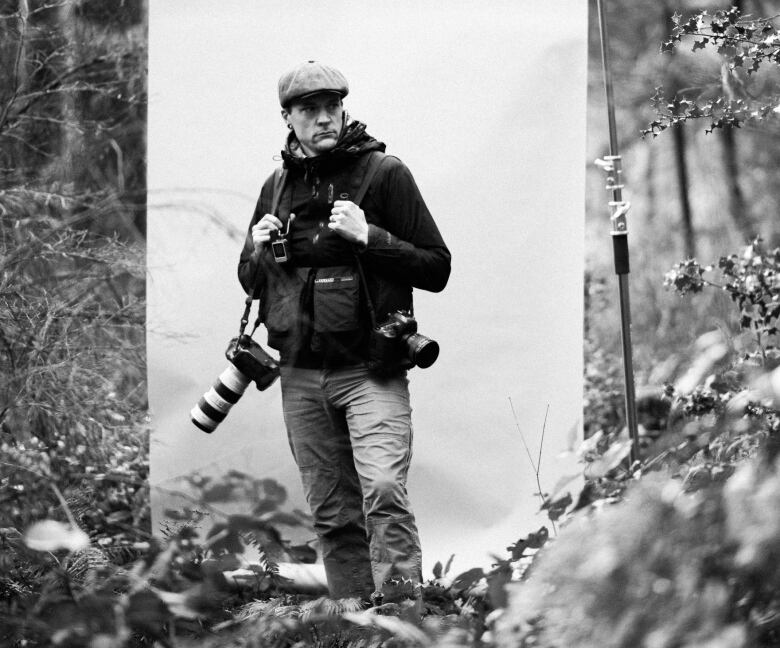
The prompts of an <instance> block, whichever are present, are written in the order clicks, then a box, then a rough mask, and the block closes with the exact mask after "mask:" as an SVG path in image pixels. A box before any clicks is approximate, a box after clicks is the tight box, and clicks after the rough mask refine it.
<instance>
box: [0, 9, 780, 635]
mask: <svg viewBox="0 0 780 648" xmlns="http://www.w3.org/2000/svg"><path fill="white" fill-rule="evenodd" d="M604 6H605V10H606V20H607V23H608V25H609V43H608V45H609V48H610V51H611V52H612V54H613V56H612V60H611V74H612V78H613V80H614V89H615V97H614V98H615V116H616V124H617V133H616V134H617V138H618V141H619V143H620V152H621V154H622V164H623V181H624V183H625V186H626V190H625V191H626V195H627V197H628V200H629V201H630V205H631V206H630V211H629V212H628V217H627V221H628V230H629V237H628V240H629V246H630V253H631V258H630V265H631V272H630V280H629V281H630V291H631V325H632V326H631V331H632V342H633V345H632V353H633V378H634V381H635V385H636V398H635V403H634V404H635V408H636V418H637V426H636V427H637V429H636V432H637V435H638V437H637V439H632V438H631V436H630V432H631V431H630V430H629V427H630V426H629V425H628V424H627V420H626V409H627V408H626V398H625V382H626V381H625V375H624V365H623V359H622V357H621V345H620V334H619V332H618V329H619V325H620V321H621V313H620V312H619V309H620V303H619V300H618V299H617V297H616V278H615V271H614V266H613V263H614V260H613V256H612V247H611V243H610V240H609V239H610V222H609V208H608V201H609V200H610V195H609V192H608V191H605V174H604V171H603V169H602V168H600V167H599V166H598V165H596V164H593V160H596V159H597V158H602V157H603V156H604V155H605V151H606V150H608V146H609V133H608V128H607V119H606V115H607V105H606V98H605V92H604V74H603V70H602V59H601V42H600V32H599V25H598V17H597V4H596V2H595V0H594V1H593V2H591V3H590V20H589V34H588V55H589V64H588V105H587V125H588V133H587V151H586V159H585V160H583V164H587V165H588V171H587V174H588V175H587V187H586V196H585V218H586V242H585V250H586V258H585V265H586V272H585V282H584V283H585V320H584V322H583V340H584V365H585V372H584V376H583V386H584V398H583V422H584V424H583V428H584V430H583V432H584V441H583V443H582V444H581V446H580V447H579V449H578V451H577V452H578V457H579V460H580V465H581V468H582V475H583V477H584V479H583V480H582V486H581V487H578V488H577V490H576V491H575V490H570V489H567V485H566V484H563V485H560V486H558V487H556V488H554V489H552V490H551V492H542V493H540V494H539V495H540V500H541V509H542V511H544V513H545V516H546V523H545V525H544V526H543V527H541V528H540V529H539V530H538V531H536V532H534V533H532V534H529V535H528V536H526V537H521V538H507V548H506V554H505V555H503V556H496V557H495V564H494V565H493V566H492V568H491V569H483V568H477V567H475V568H473V569H470V570H467V571H465V572H463V573H451V570H450V565H449V564H442V563H437V564H436V565H435V567H434V569H433V574H432V576H433V577H432V578H430V579H429V580H427V581H426V582H425V583H424V587H423V607H422V618H419V617H418V616H416V614H414V613H413V612H412V610H411V609H410V608H409V606H407V605H405V602H404V600H403V597H401V598H400V599H399V600H398V601H392V600H391V601H387V602H385V604H384V605H382V606H381V607H380V608H369V609H366V608H365V606H363V605H362V604H361V602H360V601H357V600H351V599H341V600H330V599H328V598H326V597H324V596H323V595H322V592H319V591H305V590H304V589H302V588H300V587H297V588H296V586H295V584H294V583H291V582H290V581H289V580H288V579H287V578H285V577H284V576H283V574H282V573H280V569H279V561H280V560H282V559H283V560H294V561H297V562H300V563H303V564H306V563H311V562H313V561H315V560H316V559H317V554H316V551H314V550H313V549H312V545H311V544H301V545H298V544H294V543H292V542H291V541H289V540H288V539H287V538H285V537H284V533H283V531H281V530H280V529H281V528H282V527H283V526H285V525H286V526H296V527H301V528H303V529H308V528H309V525H310V520H309V519H308V516H307V515H306V514H304V513H301V512H299V511H296V512H294V513H290V512H289V511H287V509H286V508H285V505H286V499H287V496H286V492H285V488H284V486H283V485H281V484H278V483H276V482H274V481H273V480H270V479H261V478H256V477H254V476H250V475H246V474H243V473H239V472H234V473H232V474H228V475H225V476H224V478H223V479H222V480H221V481H219V480H218V481H210V480H200V481H198V480H197V479H196V478H195V477H193V481H192V483H191V484H190V485H191V486H192V487H193V489H195V490H196V491H197V492H198V493H199V494H200V501H199V502H197V503H195V504H194V505H193V507H191V508H187V509H186V510H182V511H181V514H180V515H178V517H177V520H176V521H175V524H174V523H172V524H169V525H167V526H166V527H165V528H164V529H156V530H153V529H152V525H151V515H150V505H149V483H148V477H149V435H150V422H149V418H148V412H147V393H146V347H145V326H146V320H145V317H146V310H145V309H146V302H145V285H146V283H145V281H146V266H145V237H146V199H147V195H146V153H147V140H146V116H147V100H148V96H147V94H148V80H147V55H148V47H147V45H148V29H149V25H148V6H147V3H146V2H145V1H144V0H102V1H101V0H80V1H76V0H2V1H0V250H1V254H0V270H2V273H1V274H0V300H1V303H0V367H1V368H2V371H0V645H2V646H9V648H17V647H18V648H21V647H28V648H29V647H33V646H41V647H43V646H65V647H73V648H80V647H84V648H109V647H128V648H135V647H140V646H165V647H171V648H173V647H190V646H191V647H196V646H197V647H204V648H208V647H211V646H214V647H216V646H235V647H237V648H238V647H241V646H247V647H249V646H275V647H279V648H282V647H288V646H289V647H292V646H296V647H303V646H320V647H331V646H332V647H336V646H345V647H346V646H356V647H357V646H365V647H368V646H399V647H400V646H410V647H411V646H422V647H426V648H427V647H431V648H433V647H438V648H444V647H454V646H463V647H466V646H486V647H493V646H495V647H496V648H508V647H510V646H527V647H531V646H535V647H539V648H554V647H558V648H562V647H574V646H576V647H588V646H593V647H594V648H595V647H600V648H602V647H615V648H618V647H621V648H622V647H629V646H631V647H635V646H643V647H647V648H684V647H689V648H694V647H701V646H709V647H713V648H720V647H722V648H739V647H745V648H748V647H764V646H766V647H769V646H778V645H780V594H779V593H778V592H780V567H778V565H780V560H778V558H780V517H778V514H777V512H778V511H780V458H779V457H778V455H779V454H780V415H779V412H780V410H779V409H778V408H780V350H779V349H778V335H779V330H778V319H780V219H778V217H777V214H778V206H779V205H780V175H778V173H777V168H778V162H780V146H778V144H780V32H779V31H778V28H780V3H777V2H774V1H771V0H738V1H734V2H716V1H714V0H713V1H705V0H661V1H658V0H655V1H651V0H609V1H607V2H604ZM239 491H240V492H241V493H242V495H245V496H249V497H251V498H253V499H254V500H255V501H256V506H255V508H254V510H253V511H252V512H251V515H243V516H228V517H227V518H226V519H225V521H224V523H223V524H221V525H219V526H218V527H215V528H213V529H211V531H210V532H209V534H208V536H207V537H206V538H205V539H202V538H200V537H199V535H198V534H197V533H196V532H195V531H194V528H193V525H194V524H197V521H198V519H199V518H198V508H200V509H201V510H207V509H208V508H209V507H210V506H213V505H214V503H215V502H219V501H221V499H223V498H225V497H226V496H229V495H231V494H233V493H237V492H239ZM312 535H313V531H312ZM246 546H251V547H253V548H254V549H255V550H256V551H257V552H258V554H259V556H260V560H259V563H258V564H257V566H256V567H255V568H254V569H253V570H252V572H251V573H249V574H244V576H243V578H241V579H240V580H238V579H229V578H227V577H226V575H225V574H226V573H227V572H230V571H231V570H234V568H235V567H236V565H237V561H236V557H235V555H236V553H237V552H239V551H240V550H242V549H243V548H244V547H246ZM401 585H403V584H401ZM400 589H403V588H402V587H401V588H400Z"/></svg>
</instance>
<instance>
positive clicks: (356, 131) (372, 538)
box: [238, 61, 450, 604]
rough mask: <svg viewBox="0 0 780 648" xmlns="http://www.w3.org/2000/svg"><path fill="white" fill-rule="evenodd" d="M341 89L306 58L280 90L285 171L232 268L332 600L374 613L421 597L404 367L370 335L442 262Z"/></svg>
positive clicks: (414, 199) (407, 182) (429, 282)
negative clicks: (277, 369)
mask: <svg viewBox="0 0 780 648" xmlns="http://www.w3.org/2000/svg"><path fill="white" fill-rule="evenodd" d="M348 91H349V88H348V84H347V80H346V79H345V78H344V76H343V75H342V74H341V72H339V71H338V70H336V69H334V68H332V67H330V66H327V65H323V64H322V63H319V62H315V61H308V62H306V63H303V64H301V65H298V66H296V67H295V68H293V69H292V70H290V71H289V72H287V73H286V74H284V75H283V76H282V77H281V79H280V80H279V101H280V103H281V106H282V111H281V112H282V118H283V119H284V122H285V123H286V125H287V127H288V128H289V129H290V133H289V134H288V137H287V142H286V146H285V148H284V150H283V151H282V159H283V168H284V173H283V174H279V173H276V174H274V175H272V176H271V177H269V178H268V180H266V182H265V184H264V185H263V188H262V191H261V194H260V199H259V201H258V204H257V208H256V209H255V213H254V216H253V218H252V221H251V223H250V227H249V233H248V235H247V240H246V243H245V245H244V249H243V251H242V253H241V259H240V262H239V267H238V274H239V279H240V281H241V284H242V286H243V287H244V289H245V290H246V291H247V293H250V292H253V293H254V295H255V296H256V297H257V298H259V299H260V308H261V313H262V319H263V322H264V323H265V326H266V329H267V330H268V344H269V345H270V346H272V347H274V348H275V349H277V350H278V351H279V354H280V365H281V386H282V402H283V409H284V420H285V425H286V427H287V433H288V436H289V441H290V447H291V449H292V452H293V456H294V458H295V461H296V463H297V465H298V467H299V469H300V472H301V476H302V481H303V486H304V491H305V493H306V497H307V500H308V502H309V506H310V508H311V512H312V515H313V517H314V525H315V529H316V531H317V534H318V536H319V539H320V543H321V548H322V554H323V562H324V564H325V571H326V574H327V579H328V587H329V590H330V595H331V596H332V597H334V598H340V597H360V598H362V599H364V600H369V599H372V600H373V602H374V603H375V604H376V603H378V602H379V601H381V600H382V598H383V597H385V599H384V600H385V601H389V600H392V596H393V595H395V594H397V593H398V592H399V591H400V592H404V593H406V594H409V595H410V597H411V598H414V597H419V590H420V582H421V578H422V574H421V555H420V542H419V538H418V534H417V527H416V524H415V520H414V516H413V514H412V510H411V508H410V505H409V500H408V497H407V492H406V477H407V470H408V467H409V460H410V457H411V451H412V424H411V408H410V405H409V391H408V381H407V378H406V368H407V367H408V366H409V364H410V363H409V362H404V358H403V355H404V354H403V351H404V349H403V344H402V343H400V342H399V341H398V340H395V339H393V338H392V337H391V336H390V337H387V338H384V337H383V338H382V339H381V340H380V342H382V343H385V342H387V343H388V344H387V345H384V346H389V348H391V349H392V352H391V354H390V357H386V356H387V354H386V353H385V354H382V357H381V358H380V360H377V353H378V351H377V350H376V349H375V348H374V346H372V343H371V339H372V329H373V327H374V325H381V324H383V323H384V320H385V319H386V318H387V317H388V314H392V313H397V312H401V313H408V312H410V311H411V310H412V288H413V287H416V288H422V289H424V290H430V291H435V292H438V291H440V290H442V289H443V288H444V286H445V285H446V283H447V279H448V278H449V273H450V253H449V251H448V249H447V247H446V245H445V244H444V241H443V240H442V237H441V235H440V234H439V230H438V228H437V227H436V224H435V223H434V221H433V218H432V217H431V214H430V212H429V211H428V209H427V207H426V206H425V202H424V201H423V199H422V196H421V195H420V192H419V191H418V189H417V186H416V184H415V182H414V179H413V178H412V175H411V173H410V172H409V170H408V169H407V168H406V166H405V165H404V164H403V163H402V162H401V161H400V160H398V159H397V158H394V157H391V156H386V155H385V154H384V149H385V145H384V144H383V143H381V142H379V141H377V140H376V139H374V138H373V137H371V136H370V135H368V134H367V133H366V127H365V125H364V124H362V123H360V122H358V121H352V120H350V119H349V117H348V116H347V113H346V111H345V110H344V106H343V103H342V99H343V98H344V97H345V96H346V95H347V93H348ZM361 193H363V194H364V196H363V197H361V196H360V194H361ZM361 198H362V199H361ZM354 201H359V202H360V204H359V205H358V204H356V202H354ZM273 207H277V208H276V213H272V212H273ZM391 328H392V327H391ZM399 345H400V346H399ZM384 346H383V349H384ZM372 349H373V351H372ZM399 349H400V350H401V353H400V356H399V355H398V351H399ZM380 350H381V349H380ZM393 354H395V355H393ZM370 359H371V362H369V360H370ZM419 364H421V365H422V364H424V363H422V362H419Z"/></svg>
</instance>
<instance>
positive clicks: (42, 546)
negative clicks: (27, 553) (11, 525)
mask: <svg viewBox="0 0 780 648" xmlns="http://www.w3.org/2000/svg"><path fill="white" fill-rule="evenodd" d="M24 542H25V544H26V545H27V546H28V547H29V548H30V549H32V550H33V551H57V550H58V549H67V550H68V551H78V550H79V549H84V548H86V547H88V546H89V536H88V535H87V534H86V533H84V531H82V530H81V529H79V528H78V527H74V526H71V525H70V524H65V523H64V522H57V521H56V520H42V521H41V522H36V523H35V524H33V525H32V526H31V527H29V528H28V529H27V532H26V533H25V534H24Z"/></svg>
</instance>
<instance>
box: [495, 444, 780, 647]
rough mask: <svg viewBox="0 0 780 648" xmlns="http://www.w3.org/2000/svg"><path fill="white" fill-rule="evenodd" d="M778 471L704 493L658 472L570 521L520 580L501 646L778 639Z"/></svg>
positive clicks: (752, 473)
mask: <svg viewBox="0 0 780 648" xmlns="http://www.w3.org/2000/svg"><path fill="white" fill-rule="evenodd" d="M778 470H779V467H778V466H777V465H776V463H775V462H773V461H771V460H770V461H765V462H761V461H756V462H752V463H747V464H744V465H743V466H742V468H741V469H740V470H739V472H738V473H737V474H736V475H735V476H734V478H732V480H731V481H729V482H728V483H727V485H726V486H725V487H722V486H717V487H710V488H708V489H707V490H705V491H698V492H697V493H695V494H689V493H687V492H686V490H685V489H684V488H682V487H681V484H680V482H679V481H675V480H670V479H669V476H668V475H664V474H657V475H655V476H654V477H652V478H646V479H643V480H641V481H640V482H638V483H637V484H636V485H634V487H632V488H631V489H630V490H629V491H628V493H627V495H626V499H625V501H624V502H623V503H622V504H621V505H619V506H615V507H612V508H609V509H605V510H603V511H601V512H600V513H598V514H595V515H591V516H590V517H583V518H581V519H578V520H576V521H574V522H572V523H571V524H570V525H569V527H567V528H566V529H565V530H564V531H563V532H562V533H561V535H560V536H559V538H558V540H557V541H556V543H555V544H554V545H552V547H551V548H550V549H549V550H548V551H547V552H546V553H545V555H544V556H543V557H542V558H541V559H540V560H539V561H538V563H537V565H536V566H535V571H534V576H533V577H532V578H531V579H530V580H529V581H528V582H526V583H524V584H522V585H519V586H514V587H513V589H512V594H511V597H510V607H509V608H508V610H507V612H506V614H505V615H504V618H503V619H502V620H501V622H500V626H501V627H500V633H499V637H500V641H499V645H501V646H510V645H511V646H531V645H534V646H582V647H583V648H585V647H588V646H599V647H600V648H607V647H618V646H620V647H623V646H635V645H652V646H657V647H658V648H663V647H666V646H669V647H671V646H694V645H705V644H706V645H708V646H723V647H724V648H726V646H728V647H729V648H738V647H740V646H753V647H760V646H773V645H777V641H778V639H779V638H780V637H779V636H778V633H779V632H780V624H778V617H777V614H776V610H777V608H778V605H780V600H778V596H777V588H778V584H780V583H778V578H780V572H778V570H777V565H776V551H777V546H778V544H780V535H779V534H778V525H777V522H776V520H775V519H774V516H772V515H766V513H767V512H768V511H772V510H775V507H776V506H777V503H778V498H780V481H778V474H780V473H779V472H778Z"/></svg>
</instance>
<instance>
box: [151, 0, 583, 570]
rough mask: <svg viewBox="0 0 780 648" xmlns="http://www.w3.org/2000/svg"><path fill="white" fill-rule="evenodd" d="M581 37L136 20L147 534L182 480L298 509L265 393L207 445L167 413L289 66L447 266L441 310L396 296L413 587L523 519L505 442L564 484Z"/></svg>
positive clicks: (477, 11) (529, 473)
mask: <svg viewBox="0 0 780 648" xmlns="http://www.w3.org/2000/svg"><path fill="white" fill-rule="evenodd" d="M586 31H587V3H586V2H583V1H582V0H559V1H558V2H555V3H538V2H535V1H532V0H507V1H498V0H490V1H487V2H482V3H475V2H463V1H453V0H447V1H446V2H445V1H444V0H440V1H428V2H420V1H419V0H393V1H386V0H379V1H375V2H371V3H368V2H359V1H357V0H354V1H350V0H329V1H327V2H321V3H312V2H306V1H304V0H286V1H285V2H278V1H274V2H270V1H268V2H267V1H257V0H230V1H227V0H226V1H225V2H221V3H215V2H211V1H210V2H206V1H205V0H151V2H150V56H149V60H150V83H149V89H150V99H149V131H148V137H149V167H148V182H149V233H148V260H147V265H148V298H149V307H148V308H149V310H148V350H149V398H150V409H151V413H152V424H153V439H152V447H151V482H152V486H153V489H152V490H153V511H154V525H155V529H157V528H159V526H160V525H161V524H162V523H163V520H162V514H161V512H162V510H163V508H164V506H165V503H166V499H165V496H164V495H163V493H162V491H159V490H157V489H158V488H160V487H162V488H167V487H170V486H171V485H175V484H176V483H177V482H176V478H177V477H179V476H181V475H183V474H187V473H191V472H193V471H206V472H211V473H213V474H220V473H221V472H225V471H227V470H229V469H231V468H236V469H239V470H243V471H247V472H250V473H252V474H254V475H257V476H259V477H272V478H274V479H277V480H279V481H280V482H282V483H283V484H284V485H285V486H286V487H287V488H288V489H289V491H290V493H291V496H292V498H293V502H294V503H295V504H296V505H298V506H301V507H304V508H305V504H304V503H303V499H302V495H301V489H300V485H299V480H298V475H297V471H296V468H295V465H294V463H293V460H292V457H291V456H290V452H289V448H288V446H287V440H286V436H285V432H284V427H283V424H282V418H281V405H280V396H279V387H278V384H277V385H275V386H274V387H273V388H271V389H270V390H268V391H266V392H263V393H260V392H258V391H257V390H255V389H253V388H250V390H248V391H247V393H246V394H245V396H244V397H243V398H242V400H241V401H240V402H239V403H238V404H237V405H236V406H235V407H234V408H233V411H232V412H231V413H230V415H229V417H228V419H227V420H226V421H225V422H224V423H223V424H222V425H221V426H220V427H219V428H218V429H217V431H216V432H215V433H214V434H212V435H206V434H204V433H202V432H200V431H199V430H197V429H195V428H194V427H193V426H192V424H191V423H190V421H189V410H190V408H191V407H192V405H193V404H194V403H195V402H196V400H197V399H198V398H199V397H200V395H201V394H202V393H203V392H204V391H205V390H206V389H207V388H208V386H209V385H210V384H211V382H213V380H214V379H215V378H216V376H217V375H218V373H219V372H220V371H221V370H222V369H223V368H224V366H225V364H226V361H225V359H224V355H223V353H224V348H225V346H226V344H227V341H228V339H229V338H230V337H232V336H233V335H235V333H236V331H237V327H238V320H239V318H240V315H241V311H242V307H243V292H242V291H241V288H240V286H239V285H238V281H237V279H236V264H237V260H238V254H239V251H240V248H241V245H242V241H243V236H244V232H245V228H246V226H247V224H248V222H249V219H250V217H251V215H252V210H253V208H254V203H255V200H256V197H257V193H258V191H259V188H260V184H261V182H262V180H263V179H264V178H265V177H266V176H267V175H268V174H269V173H271V171H272V170H273V169H274V168H275V167H276V166H277V165H278V154H279V151H280V149H281V146H282V142H283V138H284V136H285V134H286V132H287V130H286V128H284V124H283V122H282V119H281V117H280V116H279V106H278V103H277V94H276V82H277V79H278V77H279V76H280V75H281V73H282V72H284V71H285V70H286V69H288V68H289V67H291V66H292V65H294V64H296V63H298V62H300V61H304V60H309V59H317V60H322V61H325V62H327V63H329V64H331V65H334V66H336V67H337V68H339V69H340V70H342V71H343V72H344V74H345V75H346V76H347V78H348V79H349V82H350V89H351V91H350V94H349V96H348V97H347V98H346V100H345V105H346V107H347V109H348V110H349V112H350V114H351V115H352V116H353V117H355V118H357V119H360V120H361V121H363V122H365V123H366V124H367V125H368V131H369V132H370V133H371V134H372V135H374V136H375V137H377V138H378V139H380V140H382V141H384V142H386V143H387V147H388V149H387V150H388V152H389V153H392V154H394V155H396V156H398V157H400V158H401V159H402V160H403V161H404V162H405V163H406V164H407V165H408V166H409V167H410V169H411V170H412V173H413V174H414V176H415V179H416V180H417V183H418V185H419V186H420V189H421V191H422V194H423V196H424V197H425V199H426V202H427V203H428V206H429V208H430V210H431V212H432V213H433V215H434V218H435V219H436V221H437V224H438V225H439V229H440V230H441V232H442V234H443V236H444V238H445V241H446V242H447V244H448V245H449V247H450V250H451V252H452V256H453V272H452V277H451V280H450V283H449V285H448V287H447V288H446V290H445V291H444V292H443V293H440V294H435V295H433V294H429V293H425V292H422V291H416V293H415V306H416V309H415V310H416V315H417V318H418V320H419V322H420V331H421V332H422V333H424V334H426V335H428V336H430V337H433V338H435V339H436V340H438V341H439V343H440V345H441V355H440V357H439V360H438V361H437V362H436V364H435V365H433V367H431V368H430V369H427V370H420V369H416V370H414V371H413V372H412V374H411V390H412V404H413V407H414V425H415V448H414V459H413V462H412V470H411V473H410V477H409V491H410V496H411V498H412V502H413V505H414V508H415V513H416V515H417V519H418V524H419V527H420V532H421V536H422V542H423V554H424V569H425V570H426V576H429V575H430V573H429V572H430V567H431V566H432V565H433V563H434V562H435V561H436V560H442V561H446V560H447V558H448V557H449V556H450V554H452V553H454V554H456V561H455V568H456V569H458V568H468V567H471V566H474V565H486V564H489V563H490V561H491V559H490V554H491V553H492V554H497V555H501V556H503V555H505V548H506V546H507V545H508V544H510V543H512V542H514V541H515V540H517V539H518V538H519V537H521V536H523V535H525V534H527V533H528V532H530V531H533V530H536V529H537V528H538V527H540V526H541V525H543V524H545V523H547V520H546V516H545V515H544V514H542V513H539V512H538V507H539V500H538V498H537V496H536V495H535V493H536V491H537V486H536V477H535V475H534V471H533V469H532V468H531V463H530V461H529V459H528V456H527V454H526V451H525V449H524V448H523V443H522V439H521V434H522V435H523V437H524V438H525V440H526V442H527V443H528V445H529V447H530V451H531V454H532V455H533V456H534V459H536V456H537V453H538V452H539V447H540V441H541V436H542V430H543V427H544V430H545V438H544V445H543V451H542V461H541V470H540V479H541V482H542V487H543V488H544V489H545V490H549V489H551V488H552V487H553V486H554V484H555V483H556V482H557V480H558V478H559V477H560V476H561V475H563V474H571V473H575V472H577V467H576V464H575V462H574V460H573V459H572V458H571V457H570V456H569V457H567V456H562V453H563V451H564V450H565V449H566V448H567V447H568V446H569V445H570V444H571V443H572V442H573V440H572V439H573V437H572V431H574V432H575V433H576V432H577V431H578V429H579V427H580V425H581V424H580V418H581V392H582V385H581V376H582V271H583V220H584V218H583V211H584V184H585V159H584V152H585V93H586ZM260 338H261V341H263V342H264V340H265V336H264V335H261V336H260ZM510 399H511V402H512V404H513V406H514V410H515V412H516V415H517V419H516V420H515V417H514V415H513V413H512V408H511V407H510ZM548 410H549V413H548V414H547V415H546V412H548ZM545 415H546V424H545Z"/></svg>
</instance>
